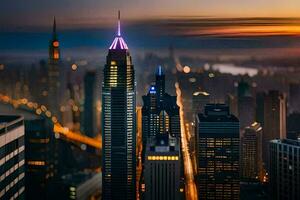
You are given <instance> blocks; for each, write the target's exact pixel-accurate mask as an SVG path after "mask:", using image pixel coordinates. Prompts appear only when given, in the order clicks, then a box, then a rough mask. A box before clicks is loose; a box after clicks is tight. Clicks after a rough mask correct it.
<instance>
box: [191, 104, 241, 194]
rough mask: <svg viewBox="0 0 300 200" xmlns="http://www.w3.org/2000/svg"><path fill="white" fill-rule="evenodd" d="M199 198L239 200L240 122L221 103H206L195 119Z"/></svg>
mask: <svg viewBox="0 0 300 200" xmlns="http://www.w3.org/2000/svg"><path fill="white" fill-rule="evenodd" d="M195 135H196V161H197V175H196V180H197V191H198V198H199V199H228V200H229V199H239V198H240V175H239V172H240V171H239V169H240V167H239V156H240V155H239V144H240V136H239V120H238V119H237V118H236V117H235V116H233V115H231V114H230V113H229V107H228V106H225V105H224V104H208V105H207V106H206V107H205V111H204V113H200V114H198V116H197V118H196V132H195Z"/></svg>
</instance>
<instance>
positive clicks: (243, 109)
mask: <svg viewBox="0 0 300 200" xmlns="http://www.w3.org/2000/svg"><path fill="white" fill-rule="evenodd" d="M237 101H238V102H237V103H238V117H239V121H240V127H241V129H243V128H245V127H246V126H249V125H250V124H252V123H253V122H254V121H255V99H254V97H253V96H252V93H251V88H250V85H249V84H248V83H247V82H246V81H244V80H243V79H242V80H241V81H240V82H239V84H238V89H237Z"/></svg>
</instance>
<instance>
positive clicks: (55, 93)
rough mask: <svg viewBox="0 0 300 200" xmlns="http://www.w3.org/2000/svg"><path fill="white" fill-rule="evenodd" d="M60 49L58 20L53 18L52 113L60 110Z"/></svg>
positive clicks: (50, 71) (51, 56)
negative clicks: (57, 30) (57, 29)
mask: <svg viewBox="0 0 300 200" xmlns="http://www.w3.org/2000/svg"><path fill="white" fill-rule="evenodd" d="M59 64H60V50H59V41H58V38H57V33H56V20H55V18H54V20H53V30H52V38H51V39H50V41H49V63H48V89H49V90H48V95H47V96H48V98H47V104H48V106H49V109H50V110H51V112H53V113H52V114H55V115H56V116H57V115H58V113H59V112H58V110H59V103H60V102H59V88H60V80H59V78H60V69H59Z"/></svg>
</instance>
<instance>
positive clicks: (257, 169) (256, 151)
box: [240, 122, 263, 181]
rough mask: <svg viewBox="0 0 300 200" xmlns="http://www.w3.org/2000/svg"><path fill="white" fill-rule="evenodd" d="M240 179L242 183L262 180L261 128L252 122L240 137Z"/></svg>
mask: <svg viewBox="0 0 300 200" xmlns="http://www.w3.org/2000/svg"><path fill="white" fill-rule="evenodd" d="M240 155H241V163H240V166H241V178H242V179H243V180H244V181H262V180H263V161H262V127H261V126H260V124H259V123H257V122H254V123H252V124H251V125H250V126H248V127H246V128H245V131H244V132H243V134H242V136H241V154H240Z"/></svg>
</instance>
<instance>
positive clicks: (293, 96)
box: [288, 82, 300, 114]
mask: <svg viewBox="0 0 300 200" xmlns="http://www.w3.org/2000/svg"><path fill="white" fill-rule="evenodd" d="M299 112H300V83H298V82H295V83H290V84H289V103H288V113H289V114H291V113H299Z"/></svg>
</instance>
